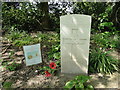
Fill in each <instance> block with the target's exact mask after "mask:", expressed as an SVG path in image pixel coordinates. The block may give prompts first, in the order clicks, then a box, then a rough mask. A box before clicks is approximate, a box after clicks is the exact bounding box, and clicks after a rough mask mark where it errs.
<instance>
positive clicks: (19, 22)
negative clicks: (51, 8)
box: [2, 2, 43, 31]
mask: <svg viewBox="0 0 120 90" xmlns="http://www.w3.org/2000/svg"><path fill="white" fill-rule="evenodd" d="M9 4H10V2H9V3H3V4H2V19H3V30H5V31H8V30H9V29H10V27H11V26H12V27H14V28H17V29H19V30H25V31H32V30H41V25H40V23H39V22H40V21H41V17H43V15H42V14H41V10H36V9H37V8H36V7H35V5H33V4H32V3H28V2H27V3H26V2H24V3H19V2H17V3H14V4H15V6H13V5H9ZM36 26H37V27H36Z"/></svg>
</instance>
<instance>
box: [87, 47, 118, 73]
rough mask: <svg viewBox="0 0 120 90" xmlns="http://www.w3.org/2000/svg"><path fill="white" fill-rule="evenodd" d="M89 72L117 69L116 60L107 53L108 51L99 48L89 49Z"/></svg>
mask: <svg viewBox="0 0 120 90" xmlns="http://www.w3.org/2000/svg"><path fill="white" fill-rule="evenodd" d="M89 60H90V61H89V72H90V73H91V72H99V73H109V74H112V73H113V72H114V71H118V61H117V60H116V59H114V58H113V57H111V56H109V55H108V52H105V51H104V52H103V51H102V50H100V49H99V48H94V49H92V50H91V52H90V55H89Z"/></svg>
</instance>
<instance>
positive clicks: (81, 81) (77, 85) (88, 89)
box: [64, 75, 94, 90]
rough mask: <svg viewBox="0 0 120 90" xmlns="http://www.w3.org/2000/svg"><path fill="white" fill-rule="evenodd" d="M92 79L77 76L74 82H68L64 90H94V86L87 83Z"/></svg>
mask: <svg viewBox="0 0 120 90" xmlns="http://www.w3.org/2000/svg"><path fill="white" fill-rule="evenodd" d="M89 79H91V77H89V76H86V75H79V76H76V77H75V78H74V79H73V80H70V81H68V82H67V83H66V84H65V86H64V88H65V89H67V90H72V89H75V90H81V89H82V90H94V88H93V86H92V85H90V84H88V83H87V81H88V80H89Z"/></svg>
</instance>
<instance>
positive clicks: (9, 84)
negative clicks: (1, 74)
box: [3, 82, 12, 88]
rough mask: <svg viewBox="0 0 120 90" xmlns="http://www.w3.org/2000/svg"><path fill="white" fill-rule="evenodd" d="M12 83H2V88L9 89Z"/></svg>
mask: <svg viewBox="0 0 120 90" xmlns="http://www.w3.org/2000/svg"><path fill="white" fill-rule="evenodd" d="M11 85H12V82H4V83H3V88H11Z"/></svg>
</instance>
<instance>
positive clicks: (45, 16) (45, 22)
mask: <svg viewBox="0 0 120 90" xmlns="http://www.w3.org/2000/svg"><path fill="white" fill-rule="evenodd" d="M38 5H39V8H40V10H41V12H42V15H43V17H42V19H41V23H42V24H41V25H42V29H43V30H49V29H50V24H49V10H48V9H49V6H48V2H41V3H39V4H38Z"/></svg>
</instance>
